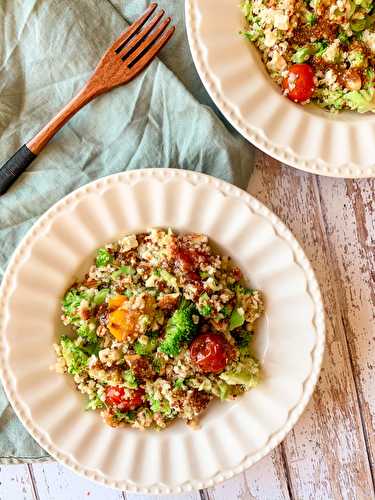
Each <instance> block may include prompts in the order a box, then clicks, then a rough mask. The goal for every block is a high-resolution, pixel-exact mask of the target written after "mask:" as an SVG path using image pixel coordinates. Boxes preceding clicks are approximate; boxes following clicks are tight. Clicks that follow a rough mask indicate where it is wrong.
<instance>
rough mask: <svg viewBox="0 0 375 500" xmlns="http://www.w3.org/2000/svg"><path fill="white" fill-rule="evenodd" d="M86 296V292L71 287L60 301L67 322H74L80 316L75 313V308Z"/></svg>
mask: <svg viewBox="0 0 375 500" xmlns="http://www.w3.org/2000/svg"><path fill="white" fill-rule="evenodd" d="M86 298H87V294H86V293H85V292H79V291H78V290H76V289H75V288H71V289H70V290H69V291H68V292H67V293H66V294H65V297H64V298H63V300H62V301H61V305H62V310H63V313H64V316H65V317H66V319H67V320H68V322H69V323H76V322H77V321H79V320H80V319H81V318H80V316H79V315H78V314H77V309H78V308H79V306H80V304H81V302H82V300H84V299H86Z"/></svg>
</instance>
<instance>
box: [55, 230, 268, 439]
mask: <svg viewBox="0 0 375 500" xmlns="http://www.w3.org/2000/svg"><path fill="white" fill-rule="evenodd" d="M61 310H62V315H61V319H62V322H63V324H64V325H65V326H66V327H68V328H67V330H69V331H67V332H66V334H64V335H62V336H61V337H60V339H59V343H57V344H55V345H54V347H55V350H56V354H57V364H56V366H55V367H54V369H56V370H57V371H58V372H59V373H66V374H69V375H70V376H71V377H73V379H74V382H75V385H76V388H77V390H78V391H80V392H81V393H82V394H83V395H84V396H85V399H86V402H85V408H86V410H94V411H95V410H97V411H99V412H100V414H101V416H102V418H103V420H104V421H105V423H106V424H108V425H110V426H113V427H117V426H127V425H129V426H131V427H135V428H138V429H145V428H153V429H157V430H160V429H163V428H165V427H166V426H168V425H169V424H170V423H171V422H173V421H174V420H175V419H177V418H181V419H183V420H184V421H185V422H186V423H187V424H190V425H192V426H196V425H197V424H198V417H199V415H200V414H201V413H202V412H203V411H204V410H205V408H206V407H207V405H208V404H209V402H210V401H211V400H213V399H220V400H233V399H235V398H236V397H238V396H240V395H241V394H243V393H244V392H246V391H248V390H249V389H251V388H253V387H255V386H256V385H257V384H258V383H259V381H260V366H259V362H258V361H257V360H256V358H255V357H254V355H253V352H252V347H251V345H252V339H253V336H254V334H255V327H256V321H257V319H258V318H259V317H260V316H261V315H262V313H263V300H262V296H261V293H260V292H259V291H258V290H255V289H253V288H249V287H248V286H247V285H246V284H245V282H244V280H243V275H242V273H241V270H240V269H239V268H238V267H237V266H235V265H234V264H233V263H232V262H231V259H230V257H227V256H222V255H219V254H217V253H215V252H214V251H213V250H212V248H211V246H210V243H209V241H208V238H207V236H205V235H203V234H190V233H189V234H186V233H185V234H176V233H174V232H173V231H172V230H171V229H169V230H163V229H151V230H150V231H149V232H147V233H142V234H131V235H127V236H125V237H124V238H122V239H120V240H119V241H116V242H114V243H111V244H108V245H105V246H104V247H102V248H99V249H98V250H97V252H96V258H95V262H94V263H93V264H92V265H91V267H90V268H89V270H88V272H87V274H86V275H85V276H84V278H83V279H81V280H79V281H76V282H74V283H73V284H72V286H71V287H70V288H69V289H68V290H67V292H66V293H65V296H64V297H63V299H62V303H61ZM83 404H84V403H83Z"/></svg>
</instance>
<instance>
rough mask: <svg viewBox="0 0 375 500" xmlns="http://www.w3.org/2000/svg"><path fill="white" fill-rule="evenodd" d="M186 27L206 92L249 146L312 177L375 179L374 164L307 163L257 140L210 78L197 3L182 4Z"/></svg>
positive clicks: (288, 150)
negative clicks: (201, 44)
mask: <svg viewBox="0 0 375 500" xmlns="http://www.w3.org/2000/svg"><path fill="white" fill-rule="evenodd" d="M185 27H186V32H187V38H188V42H189V47H190V52H191V55H192V58H193V62H194V65H195V68H196V70H197V72H198V75H199V77H200V79H201V81H202V83H203V85H204V87H205V89H206V90H207V92H208V94H209V95H210V97H211V99H212V100H213V101H214V103H215V105H216V106H217V107H218V109H219V110H220V112H221V113H222V114H223V115H224V117H225V118H226V119H227V120H228V122H229V123H230V124H231V125H232V126H233V127H234V128H235V129H236V130H237V131H238V132H239V133H240V134H241V135H242V136H243V137H244V138H245V139H246V140H248V141H249V142H250V143H251V144H253V145H255V146H256V147H257V148H258V149H260V150H261V151H263V152H264V153H266V154H268V155H270V156H271V157H272V158H274V159H276V160H278V161H280V162H282V163H284V164H287V165H289V166H291V167H294V168H297V169H299V170H302V171H305V172H309V173H312V174H318V175H322V176H327V177H337V178H345V179H361V178H364V179H366V178H372V177H375V163H374V164H372V165H368V166H360V165H358V164H355V163H353V162H346V163H341V164H339V165H333V164H330V163H328V162H326V161H325V160H323V159H322V158H316V159H306V158H303V157H301V156H300V155H299V154H298V153H297V152H296V151H293V150H292V149H291V148H288V147H284V146H280V145H277V144H275V143H274V142H273V141H272V140H270V139H269V138H268V137H267V136H266V134H265V133H264V134H263V137H260V136H259V133H258V132H257V130H256V129H255V127H253V128H252V125H251V124H250V123H247V122H246V121H245V120H244V119H242V117H241V116H239V115H238V113H237V112H236V110H235V109H234V107H231V106H230V102H228V101H227V100H226V99H225V97H224V95H223V93H222V91H221V90H220V88H219V86H218V85H217V84H216V83H215V79H214V77H213V75H212V74H210V68H209V66H208V65H207V64H206V61H205V57H204V54H203V53H202V49H201V48H200V42H199V36H198V29H197V12H196V0H185ZM259 130H260V129H259Z"/></svg>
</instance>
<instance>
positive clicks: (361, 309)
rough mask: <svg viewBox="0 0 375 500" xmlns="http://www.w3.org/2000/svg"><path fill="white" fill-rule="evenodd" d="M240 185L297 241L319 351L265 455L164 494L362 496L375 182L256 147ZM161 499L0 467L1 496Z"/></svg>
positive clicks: (206, 497) (369, 484)
mask: <svg viewBox="0 0 375 500" xmlns="http://www.w3.org/2000/svg"><path fill="white" fill-rule="evenodd" d="M249 191H250V192H251V194H253V195H254V196H256V197H257V198H258V199H259V200H260V201H262V202H263V203H265V205H267V206H268V207H269V208H270V209H271V210H273V211H274V212H275V213H276V214H277V215H278V216H279V217H280V218H281V219H282V220H283V221H284V222H285V223H286V225H287V226H288V227H289V228H290V229H291V231H292V232H293V233H294V235H295V236H296V237H297V239H298V240H299V241H300V242H301V244H302V246H303V248H304V250H305V252H306V254H307V256H308V258H309V259H310V261H311V263H312V265H313V267H314V269H315V272H316V274H317V278H318V280H319V283H320V285H321V289H322V294H323V300H324V304H325V309H326V314H327V349H326V354H325V360H324V364H323V370H322V373H321V377H320V380H319V383H318V386H317V389H316V391H315V393H314V396H313V398H312V401H311V402H310V404H309V405H308V408H307V410H306V411H305V413H304V414H303V416H302V417H301V419H300V421H299V422H298V423H297V425H296V426H295V428H294V429H293V431H292V432H290V433H289V435H288V436H287V438H286V439H285V441H284V442H283V443H282V444H281V445H280V446H279V447H278V448H277V449H276V450H274V451H273V452H272V453H271V454H269V455H268V456H267V457H265V458H263V459H262V460H261V461H260V462H258V463H257V464H256V465H255V466H253V467H252V468H251V469H249V470H248V471H246V473H243V474H241V475H239V476H237V477H235V478H233V479H231V480H229V481H226V482H225V483H223V484H222V485H220V486H218V487H216V488H211V489H208V490H204V491H201V492H193V493H191V494H185V495H182V496H178V497H177V496H171V497H164V498H169V499H172V500H254V499H257V500H289V499H296V500H310V499H314V500H315V499H317V500H336V499H337V500H338V499H340V500H341V499H347V500H369V499H372V498H374V497H375V494H374V486H373V480H374V477H373V475H374V460H375V432H374V431H375V391H374V382H373V377H374V364H375V361H374V360H375V327H374V325H375V321H374V320H375V312H374V311H375V197H374V192H375V180H360V181H355V180H350V181H345V180H343V179H330V178H324V177H317V176H313V175H310V174H306V173H303V172H299V171H297V170H295V169H292V168H290V167H286V166H283V165H281V164H279V163H278V162H277V161H275V160H272V159H270V158H269V157H267V156H266V155H264V154H263V153H260V152H258V153H257V165H256V169H255V171H254V174H253V176H252V178H251V181H250V185H249ZM104 498H105V499H106V500H107V499H108V500H161V498H162V497H160V496H143V495H134V494H131V493H125V492H123V493H122V492H118V491H116V490H110V489H108V488H105V487H103V486H100V485H96V484H94V483H92V482H90V481H88V480H86V479H83V478H81V477H79V476H76V475H75V474H73V473H71V472H70V471H68V470H67V469H65V468H64V467H62V466H60V465H57V464H35V465H32V466H29V468H28V466H25V465H19V466H8V467H0V500H19V499H20V500H31V499H33V500H85V499H94V500H95V499H98V500H99V499H100V500H101V499H104Z"/></svg>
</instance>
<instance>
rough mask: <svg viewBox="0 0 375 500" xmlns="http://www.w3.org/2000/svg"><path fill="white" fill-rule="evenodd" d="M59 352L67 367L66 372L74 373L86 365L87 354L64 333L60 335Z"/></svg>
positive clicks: (79, 371)
mask: <svg viewBox="0 0 375 500" xmlns="http://www.w3.org/2000/svg"><path fill="white" fill-rule="evenodd" d="M60 345H61V353H62V355H63V357H64V359H65V362H66V365H67V367H68V373H71V374H72V375H76V374H79V373H81V372H82V370H83V369H84V368H86V366H87V360H88V356H87V354H85V352H84V351H83V350H82V349H80V348H79V347H78V346H76V345H75V343H74V342H73V340H71V339H70V338H69V337H67V336H66V335H63V336H62V337H60Z"/></svg>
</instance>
